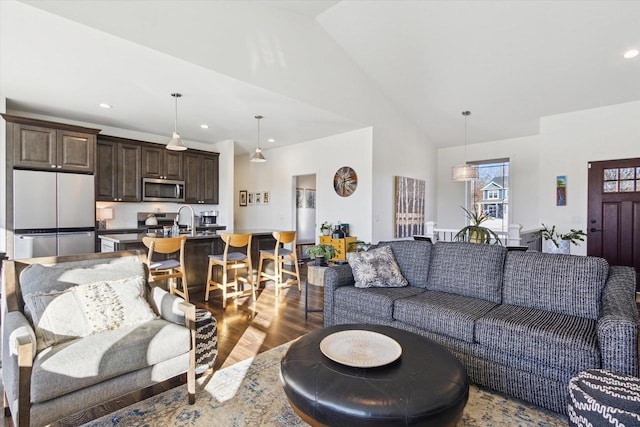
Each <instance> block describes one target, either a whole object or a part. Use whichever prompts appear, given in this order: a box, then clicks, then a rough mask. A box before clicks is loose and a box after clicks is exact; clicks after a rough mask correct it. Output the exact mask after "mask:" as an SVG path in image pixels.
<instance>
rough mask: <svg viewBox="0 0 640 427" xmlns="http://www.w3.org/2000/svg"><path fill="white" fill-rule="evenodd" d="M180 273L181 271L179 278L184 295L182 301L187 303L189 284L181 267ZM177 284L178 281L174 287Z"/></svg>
mask: <svg viewBox="0 0 640 427" xmlns="http://www.w3.org/2000/svg"><path fill="white" fill-rule="evenodd" d="M180 269H181V271H182V277H181V278H180V282H182V292H183V293H184V300H185V302H189V284H188V283H187V273H186V272H185V271H184V270H182V267H180ZM177 284H178V280H177V279H176V285H177Z"/></svg>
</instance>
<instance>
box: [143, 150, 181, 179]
mask: <svg viewBox="0 0 640 427" xmlns="http://www.w3.org/2000/svg"><path fill="white" fill-rule="evenodd" d="M182 171H183V160H182V152H180V151H170V150H167V149H166V148H164V147H151V146H149V145H143V146H142V177H143V178H157V179H172V180H177V181H182V180H183V179H184V174H183V172H182Z"/></svg>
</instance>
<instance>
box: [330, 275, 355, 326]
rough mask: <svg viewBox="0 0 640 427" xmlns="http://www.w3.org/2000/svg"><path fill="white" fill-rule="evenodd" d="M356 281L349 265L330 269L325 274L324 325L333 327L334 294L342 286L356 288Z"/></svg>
mask: <svg viewBox="0 0 640 427" xmlns="http://www.w3.org/2000/svg"><path fill="white" fill-rule="evenodd" d="M355 283H356V282H355V279H354V278H353V272H352V271H351V266H349V264H343V265H337V266H333V267H329V268H327V269H326V270H325V272H324V325H325V326H332V325H333V324H334V321H333V307H334V305H335V301H334V293H335V290H336V289H337V288H339V287H341V286H355Z"/></svg>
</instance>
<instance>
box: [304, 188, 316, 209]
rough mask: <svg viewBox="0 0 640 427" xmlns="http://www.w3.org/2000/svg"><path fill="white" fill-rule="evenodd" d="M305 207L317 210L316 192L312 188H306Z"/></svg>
mask: <svg viewBox="0 0 640 427" xmlns="http://www.w3.org/2000/svg"><path fill="white" fill-rule="evenodd" d="M304 207H305V208H311V209H315V208H316V190H312V189H310V188H305V190H304Z"/></svg>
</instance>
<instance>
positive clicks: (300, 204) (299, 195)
mask: <svg viewBox="0 0 640 427" xmlns="http://www.w3.org/2000/svg"><path fill="white" fill-rule="evenodd" d="M296 208H304V189H302V188H296Z"/></svg>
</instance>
